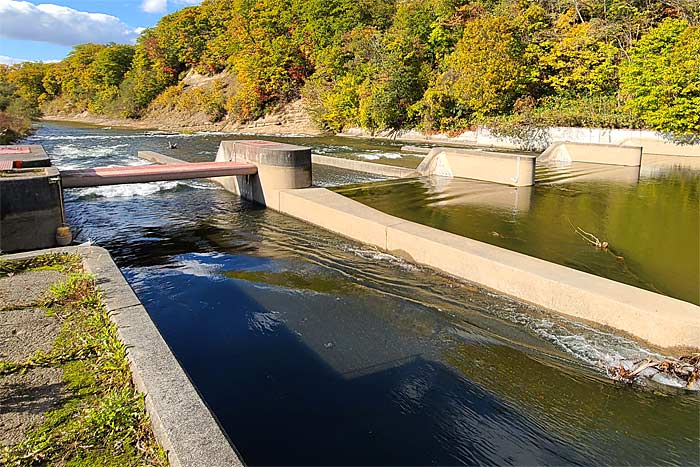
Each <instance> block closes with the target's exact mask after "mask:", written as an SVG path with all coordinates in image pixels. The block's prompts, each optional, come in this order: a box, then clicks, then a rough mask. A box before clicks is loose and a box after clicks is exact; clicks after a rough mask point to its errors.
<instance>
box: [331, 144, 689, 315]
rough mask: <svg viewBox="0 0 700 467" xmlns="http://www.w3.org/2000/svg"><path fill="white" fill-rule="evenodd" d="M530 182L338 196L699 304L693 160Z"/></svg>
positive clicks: (434, 181)
mask: <svg viewBox="0 0 700 467" xmlns="http://www.w3.org/2000/svg"><path fill="white" fill-rule="evenodd" d="M536 178H537V181H536V184H535V186H534V187H521V188H513V187H507V186H503V185H498V184H494V183H487V182H478V181H474V180H466V179H450V178H445V177H429V178H421V179H411V180H390V181H383V182H376V183H369V184H366V183H363V184H359V185H353V186H349V187H342V188H339V189H338V191H339V192H340V193H342V194H344V195H346V196H349V197H351V198H353V199H355V200H357V201H360V202H362V203H364V204H368V205H370V206H373V207H375V208H377V209H379V210H381V211H384V212H386V213H389V214H393V215H396V216H398V217H401V218H404V219H407V220H412V221H415V222H418V223H422V224H426V225H429V226H432V227H436V228H438V229H441V230H446V231H448V232H452V233H455V234H458V235H462V236H465V237H469V238H473V239H476V240H480V241H483V242H487V243H490V244H493V245H497V246H500V247H504V248H508V249H510V250H514V251H518V252H521V253H524V254H527V255H530V256H534V257H537V258H541V259H545V260H547V261H553V262H555V263H558V264H562V265H564V266H568V267H572V268H575V269H578V270H581V271H585V272H589V273H591V274H595V275H599V276H602V277H606V278H609V279H613V280H616V281H619V282H624V283H626V284H630V285H633V286H636V287H642V288H645V289H648V290H651V291H654V292H658V293H662V294H665V295H669V296H671V297H674V298H678V299H681V300H685V301H688V302H691V303H695V304H700V158H699V159H695V158H688V157H685V158H683V157H661V156H649V157H646V156H645V160H644V164H643V166H642V168H641V173H640V169H639V168H638V167H617V166H610V165H601V164H584V163H574V164H571V165H568V166H559V167H548V166H540V167H538V170H537V174H536ZM577 228H578V229H580V230H578V231H577ZM587 234H592V235H593V236H595V237H597V238H598V239H599V240H600V241H601V242H603V241H605V242H608V244H609V248H608V249H600V248H596V246H595V245H593V243H591V241H592V242H595V239H594V238H593V237H591V236H589V235H587Z"/></svg>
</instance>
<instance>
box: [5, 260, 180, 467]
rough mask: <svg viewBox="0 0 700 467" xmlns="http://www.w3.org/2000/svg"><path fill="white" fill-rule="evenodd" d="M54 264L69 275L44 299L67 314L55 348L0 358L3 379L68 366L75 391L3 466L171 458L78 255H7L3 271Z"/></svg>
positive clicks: (9, 452)
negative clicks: (153, 427) (20, 358)
mask: <svg viewBox="0 0 700 467" xmlns="http://www.w3.org/2000/svg"><path fill="white" fill-rule="evenodd" d="M46 269H55V270H60V271H63V272H65V273H67V274H68V277H67V279H66V280H65V281H64V282H61V283H58V284H54V285H53V286H52V287H51V289H50V291H49V293H48V294H47V296H46V298H45V301H44V303H43V304H42V305H43V306H44V307H45V309H46V312H47V313H49V314H52V315H54V316H56V317H57V318H58V319H59V320H60V321H61V330H60V332H59V335H58V337H57V338H56V340H55V341H54V343H53V348H52V350H51V351H50V352H49V353H43V352H37V353H35V354H34V355H32V356H30V357H29V358H28V359H27V360H26V361H24V362H19V363H17V362H2V361H0V378H4V377H7V376H8V375H12V374H16V373H20V372H26V371H29V370H30V369H31V368H35V367H53V368H60V369H62V370H63V381H64V384H65V385H66V386H67V389H68V391H69V393H70V394H69V396H68V397H67V399H66V400H65V402H64V403H63V404H62V406H61V407H60V408H58V409H56V410H53V411H49V412H47V413H45V414H44V415H45V420H44V422H43V423H42V424H41V425H40V426H37V427H35V428H34V429H33V430H31V431H30V432H29V433H28V434H27V436H26V438H25V439H24V440H23V441H22V442H21V443H19V444H18V445H16V446H14V447H10V448H4V449H3V451H2V452H1V454H0V465H7V466H25V465H44V464H50V465H54V464H58V465H66V466H109V465H113V466H120V467H121V466H137V465H157V466H164V465H167V459H166V456H165V453H164V452H163V450H162V449H161V448H160V447H159V446H158V444H157V442H156V440H155V438H154V436H153V433H152V431H151V427H150V423H149V419H148V416H147V415H146V412H145V409H144V401H143V395H142V394H139V393H138V392H136V390H135V388H134V386H133V383H132V380H131V373H130V370H129V365H128V361H127V357H126V348H125V347H124V345H123V344H122V343H121V342H120V341H119V339H118V338H117V332H116V326H115V325H114V323H112V322H111V321H110V319H109V316H108V315H107V312H106V309H105V307H104V305H103V303H102V297H101V293H100V292H99V290H98V289H97V287H96V284H95V279H94V278H93V277H92V276H90V275H88V274H85V273H84V272H83V270H82V267H81V261H80V258H79V257H78V256H76V255H46V256H39V257H37V258H32V259H30V260H27V261H22V262H8V261H2V260H0V276H2V275H7V274H11V273H18V272H24V271H29V270H46Z"/></svg>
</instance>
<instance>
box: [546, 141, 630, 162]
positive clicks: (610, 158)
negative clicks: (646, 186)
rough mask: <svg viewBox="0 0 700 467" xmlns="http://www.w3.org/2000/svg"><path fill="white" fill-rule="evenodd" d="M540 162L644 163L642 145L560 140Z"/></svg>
mask: <svg viewBox="0 0 700 467" xmlns="http://www.w3.org/2000/svg"><path fill="white" fill-rule="evenodd" d="M537 161H538V162H591V163H594V164H610V165H625V166H631V167H639V166H640V165H642V148H641V146H620V145H616V144H587V143H569V142H563V143H562V142H559V143H553V144H551V145H550V146H549V147H548V148H547V149H545V151H544V152H543V153H542V154H541V155H540V156H538V157H537Z"/></svg>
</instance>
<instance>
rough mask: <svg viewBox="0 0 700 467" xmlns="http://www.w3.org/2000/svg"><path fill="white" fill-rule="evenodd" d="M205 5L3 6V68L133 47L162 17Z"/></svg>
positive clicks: (57, 2)
mask: <svg viewBox="0 0 700 467" xmlns="http://www.w3.org/2000/svg"><path fill="white" fill-rule="evenodd" d="M200 1H201V0H54V1H52V2H51V3H43V2H40V1H31V2H29V1H22V0H0V63H5V64H12V63H17V62H20V61H24V60H32V61H36V60H41V61H47V62H48V61H55V60H60V59H62V58H64V57H65V56H66V55H67V54H68V53H69V52H70V51H71V49H72V47H73V46H75V45H78V44H84V43H88V42H92V43H98V44H104V43H108V42H117V43H132V44H133V43H134V42H135V41H136V37H137V36H138V34H139V33H140V32H141V31H142V30H143V29H144V28H148V27H152V26H154V25H155V24H156V23H157V22H158V20H159V19H160V18H161V17H163V15H165V14H168V13H172V12H174V11H176V10H179V9H180V8H182V7H184V6H187V5H194V4H198V3H200Z"/></svg>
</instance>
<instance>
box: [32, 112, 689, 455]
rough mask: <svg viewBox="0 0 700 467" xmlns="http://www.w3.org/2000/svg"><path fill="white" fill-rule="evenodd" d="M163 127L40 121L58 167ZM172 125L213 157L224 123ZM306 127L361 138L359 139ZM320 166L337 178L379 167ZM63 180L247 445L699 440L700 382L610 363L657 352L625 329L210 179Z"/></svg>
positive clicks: (124, 152)
mask: <svg viewBox="0 0 700 467" xmlns="http://www.w3.org/2000/svg"><path fill="white" fill-rule="evenodd" d="M167 138H174V137H172V136H170V137H166V136H157V135H155V136H148V137H146V136H143V135H139V134H138V133H135V132H128V131H125V132H113V131H110V132H107V131H105V130H100V129H85V128H70V127H66V126H52V125H47V126H46V127H45V128H42V129H41V130H40V131H39V133H38V134H37V136H36V137H35V139H36V140H37V141H39V140H41V142H42V144H44V146H45V147H46V149H47V151H48V152H49V153H50V154H51V155H52V156H53V157H54V162H55V163H56V164H57V165H58V166H59V167H61V168H68V167H70V168H87V167H95V166H104V165H110V164H114V165H127V164H134V165H136V164H141V163H142V162H140V161H139V160H138V159H136V158H135V152H136V150H148V149H152V150H157V151H161V152H165V151H164V150H163V146H164V145H165V143H166V141H167ZM177 138H179V139H178V143H179V147H180V152H181V153H182V154H194V155H195V157H194V158H193V159H192V160H202V161H203V160H211V158H212V157H213V154H214V152H215V151H216V147H217V146H218V143H219V141H220V140H221V139H222V138H223V137H222V136H216V135H193V136H178V137H177ZM226 139H230V137H229V136H227V137H226ZM293 142H296V143H297V144H306V145H310V146H312V147H314V148H316V150H318V152H319V153H321V152H326V153H328V152H331V153H336V154H337V153H343V152H347V153H352V152H353V147H352V144H353V143H352V141H348V140H345V141H344V142H343V144H339V143H338V142H337V141H336V140H331V141H327V142H325V144H324V142H323V141H322V140H318V139H311V140H306V139H297V138H294V139H293ZM363 144H366V145H368V143H363ZM341 146H344V148H341ZM396 151H397V149H396V147H381V146H372V147H363V148H359V149H357V151H355V152H357V153H366V154H371V155H372V156H377V157H381V154H382V153H389V154H394V153H395V152H396ZM198 153H199V154H198ZM392 157H393V156H392ZM314 176H315V183H317V184H325V185H344V184H347V183H357V182H366V181H371V180H372V179H373V177H369V176H364V175H360V177H362V178H360V179H358V178H356V177H357V176H358V174H352V173H349V172H343V171H338V170H332V169H319V170H317V171H316V172H315V174H314ZM132 194H140V195H142V196H137V197H133V196H130V195H132ZM68 195H69V198H68V203H67V211H68V216H69V221H70V222H71V224H72V225H74V226H76V227H78V228H79V229H80V239H81V240H88V239H89V240H93V241H95V242H97V243H98V244H100V245H101V246H104V247H106V248H107V249H109V250H110V252H111V253H112V254H113V256H114V257H115V259H116V261H117V262H118V263H119V265H120V267H121V268H122V270H123V271H124V273H125V274H126V276H127V278H128V279H129V281H130V283H131V285H132V286H133V287H134V289H135V290H136V292H137V293H138V295H139V297H140V298H141V300H142V301H143V302H144V304H145V306H146V307H147V309H148V311H149V313H150V314H151V316H152V317H153V319H154V320H155V321H156V323H157V325H158V326H159V328H160V330H161V332H162V333H163V335H164V337H165V339H166V341H167V342H168V344H169V345H170V346H171V347H172V349H173V350H174V352H175V354H176V355H177V357H178V358H179V359H180V361H181V362H182V364H183V366H184V368H185V369H186V371H187V372H188V373H189V375H190V377H191V378H192V380H193V381H194V383H195V385H196V386H197V387H198V389H199V390H200V391H201V393H202V394H203V396H204V398H205V400H206V401H207V403H208V404H209V406H210V407H211V408H212V410H213V411H214V413H215V414H216V415H217V417H218V418H219V420H220V421H221V423H222V425H223V427H224V428H225V430H226V431H227V433H228V434H229V436H230V437H231V439H233V440H234V442H235V444H236V447H237V448H238V450H239V451H240V453H241V454H242V457H243V459H244V460H245V461H246V462H248V463H249V464H252V465H256V464H317V465H320V464H324V465H326V464H421V465H425V464H457V463H461V464H476V463H493V464H508V463H515V464H544V463H547V464H591V463H600V464H622V463H633V464H640V463H644V464H649V463H660V462H670V463H688V462H693V461H694V460H696V459H697V438H698V435H699V433H698V426H699V423H700V415H698V398H697V396H695V395H692V394H687V393H684V392H679V393H668V392H660V393H657V392H652V391H648V390H639V389H635V388H632V387H629V386H624V385H620V384H618V383H614V382H612V381H610V380H608V379H607V378H606V377H605V376H604V373H603V372H602V371H601V369H600V368H598V367H597V365H599V364H601V362H603V363H608V362H614V361H616V360H620V359H624V358H636V357H640V356H644V355H646V354H647V351H646V350H644V349H643V348H641V347H640V346H639V345H637V344H635V343H633V342H631V341H629V340H626V339H623V338H619V337H614V336H612V335H609V334H605V333H602V332H600V331H597V330H594V329H592V328H589V327H586V326H583V325H581V324H577V323H573V322H570V321H566V320H563V319H561V318H558V317H555V316H550V315H548V314H547V313H543V312H541V311H538V310H536V309H532V308H530V307H526V306H524V305H521V304H518V303H516V302H514V301H511V300H508V299H505V298H502V297H498V296H494V295H493V294H491V293H488V292H485V291H482V290H479V289H478V288H475V287H473V286H471V285H468V284H465V283H462V282H460V281H456V280H454V279H451V278H449V277H446V276H441V275H438V274H435V272H434V271H431V270H426V269H423V268H420V267H416V266H413V265H411V264H408V263H406V262H405V261H403V260H401V259H399V258H396V257H393V256H391V255H387V254H384V253H380V252H378V251H376V250H374V249H372V248H368V247H365V246H362V245H359V244H355V243H353V242H349V241H346V240H343V239H341V238H339V237H337V236H334V235H332V234H329V233H326V232H323V231H321V230H319V229H316V228H313V227H311V226H308V225H306V224H304V223H301V222H298V221H295V220H294V219H291V218H289V217H286V216H283V215H281V214H278V213H275V212H272V211H270V210H263V209H260V208H257V207H256V206H253V205H251V204H250V203H247V202H244V201H241V200H239V199H238V198H236V197H234V196H233V195H230V194H228V193H225V192H223V191H221V190H218V189H215V186H213V185H210V184H209V183H206V182H200V181H193V182H190V181H188V182H162V183H159V184H151V185H127V186H119V187H102V188H88V189H80V190H73V191H71V192H68ZM183 195H184V196H183Z"/></svg>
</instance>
